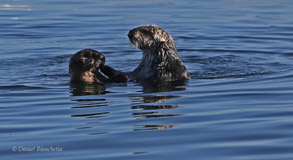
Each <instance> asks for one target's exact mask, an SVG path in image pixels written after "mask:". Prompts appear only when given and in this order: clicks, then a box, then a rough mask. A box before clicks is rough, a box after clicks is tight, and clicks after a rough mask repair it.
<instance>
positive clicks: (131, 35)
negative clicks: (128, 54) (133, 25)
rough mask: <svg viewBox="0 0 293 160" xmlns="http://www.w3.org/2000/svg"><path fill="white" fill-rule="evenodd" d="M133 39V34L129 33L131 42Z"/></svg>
mask: <svg viewBox="0 0 293 160" xmlns="http://www.w3.org/2000/svg"><path fill="white" fill-rule="evenodd" d="M132 37H133V34H131V33H130V32H129V33H128V38H129V40H131V39H132Z"/></svg>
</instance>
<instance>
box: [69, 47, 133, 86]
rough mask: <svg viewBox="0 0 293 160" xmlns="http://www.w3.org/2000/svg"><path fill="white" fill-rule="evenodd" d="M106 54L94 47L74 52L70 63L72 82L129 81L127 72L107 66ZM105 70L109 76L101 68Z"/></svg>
mask: <svg viewBox="0 0 293 160" xmlns="http://www.w3.org/2000/svg"><path fill="white" fill-rule="evenodd" d="M104 64H105V56H104V55H103V54H102V53H100V52H98V51H96V50H92V49H84V50H81V51H79V52H77V53H76V54H74V55H73V56H72V57H71V59H70V63H69V73H70V82H82V83H105V82H128V80H129V78H128V76H127V75H126V74H123V73H122V72H118V71H116V72H115V73H113V72H112V70H109V71H108V70H107V67H106V68H105V66H104ZM100 69H101V70H103V71H104V72H105V74H106V75H107V76H108V78H107V77H105V76H103V75H102V74H101V73H100V72H99V70H100Z"/></svg>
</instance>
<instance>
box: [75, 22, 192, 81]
mask: <svg viewBox="0 0 293 160" xmlns="http://www.w3.org/2000/svg"><path fill="white" fill-rule="evenodd" d="M128 37H129V40H130V42H131V43H132V44H134V45H135V46H136V47H137V48H139V49H141V50H142V51H143V58H142V61H141V63H140V64H139V66H138V67H137V68H136V69H135V70H134V71H132V72H130V73H123V72H120V71H117V70H115V69H113V68H111V67H110V66H106V65H104V64H105V57H104V55H102V54H101V53H99V52H97V51H94V50H90V49H85V50H82V51H80V52H78V53H76V54H75V55H74V56H73V57H72V58H71V60H70V65H69V71H70V76H71V82H85V83H103V82H128V80H129V78H130V79H131V80H135V81H140V82H145V81H147V82H173V81H185V80H188V79H190V77H189V73H188V71H187V69H186V67H185V66H184V64H183V62H182V61H181V59H180V58H179V56H178V53H177V49H176V45H175V42H174V40H173V38H172V37H171V35H170V34H169V33H168V32H166V31H165V30H164V29H162V28H160V27H158V26H155V25H145V26H139V27H137V28H134V29H132V30H130V31H129V33H128ZM99 69H100V71H101V72H102V73H104V74H105V75H106V76H108V78H106V77H104V76H103V75H102V74H101V73H100V72H99ZM128 77H129V78H128Z"/></svg>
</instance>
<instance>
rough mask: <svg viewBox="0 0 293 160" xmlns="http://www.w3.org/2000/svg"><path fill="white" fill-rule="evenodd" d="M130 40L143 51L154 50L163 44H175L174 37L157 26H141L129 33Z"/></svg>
mask: <svg viewBox="0 0 293 160" xmlns="http://www.w3.org/2000/svg"><path fill="white" fill-rule="evenodd" d="M128 38H129V40H130V42H131V43H132V44H134V45H135V46H136V48H139V49H141V50H154V49H156V48H158V47H159V46H160V45H161V44H163V43H167V42H169V43H170V42H171V43H174V42H173V39H172V37H171V36H170V35H169V34H168V33H167V32H166V31H165V30H164V29H162V28H160V27H158V26H155V25H145V26H139V27H137V28H134V29H132V30H130V31H129V33H128Z"/></svg>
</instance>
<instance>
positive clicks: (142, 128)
mask: <svg viewBox="0 0 293 160" xmlns="http://www.w3.org/2000/svg"><path fill="white" fill-rule="evenodd" d="M175 126H176V125H137V126H134V131H145V130H160V129H169V128H173V127H175Z"/></svg>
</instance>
